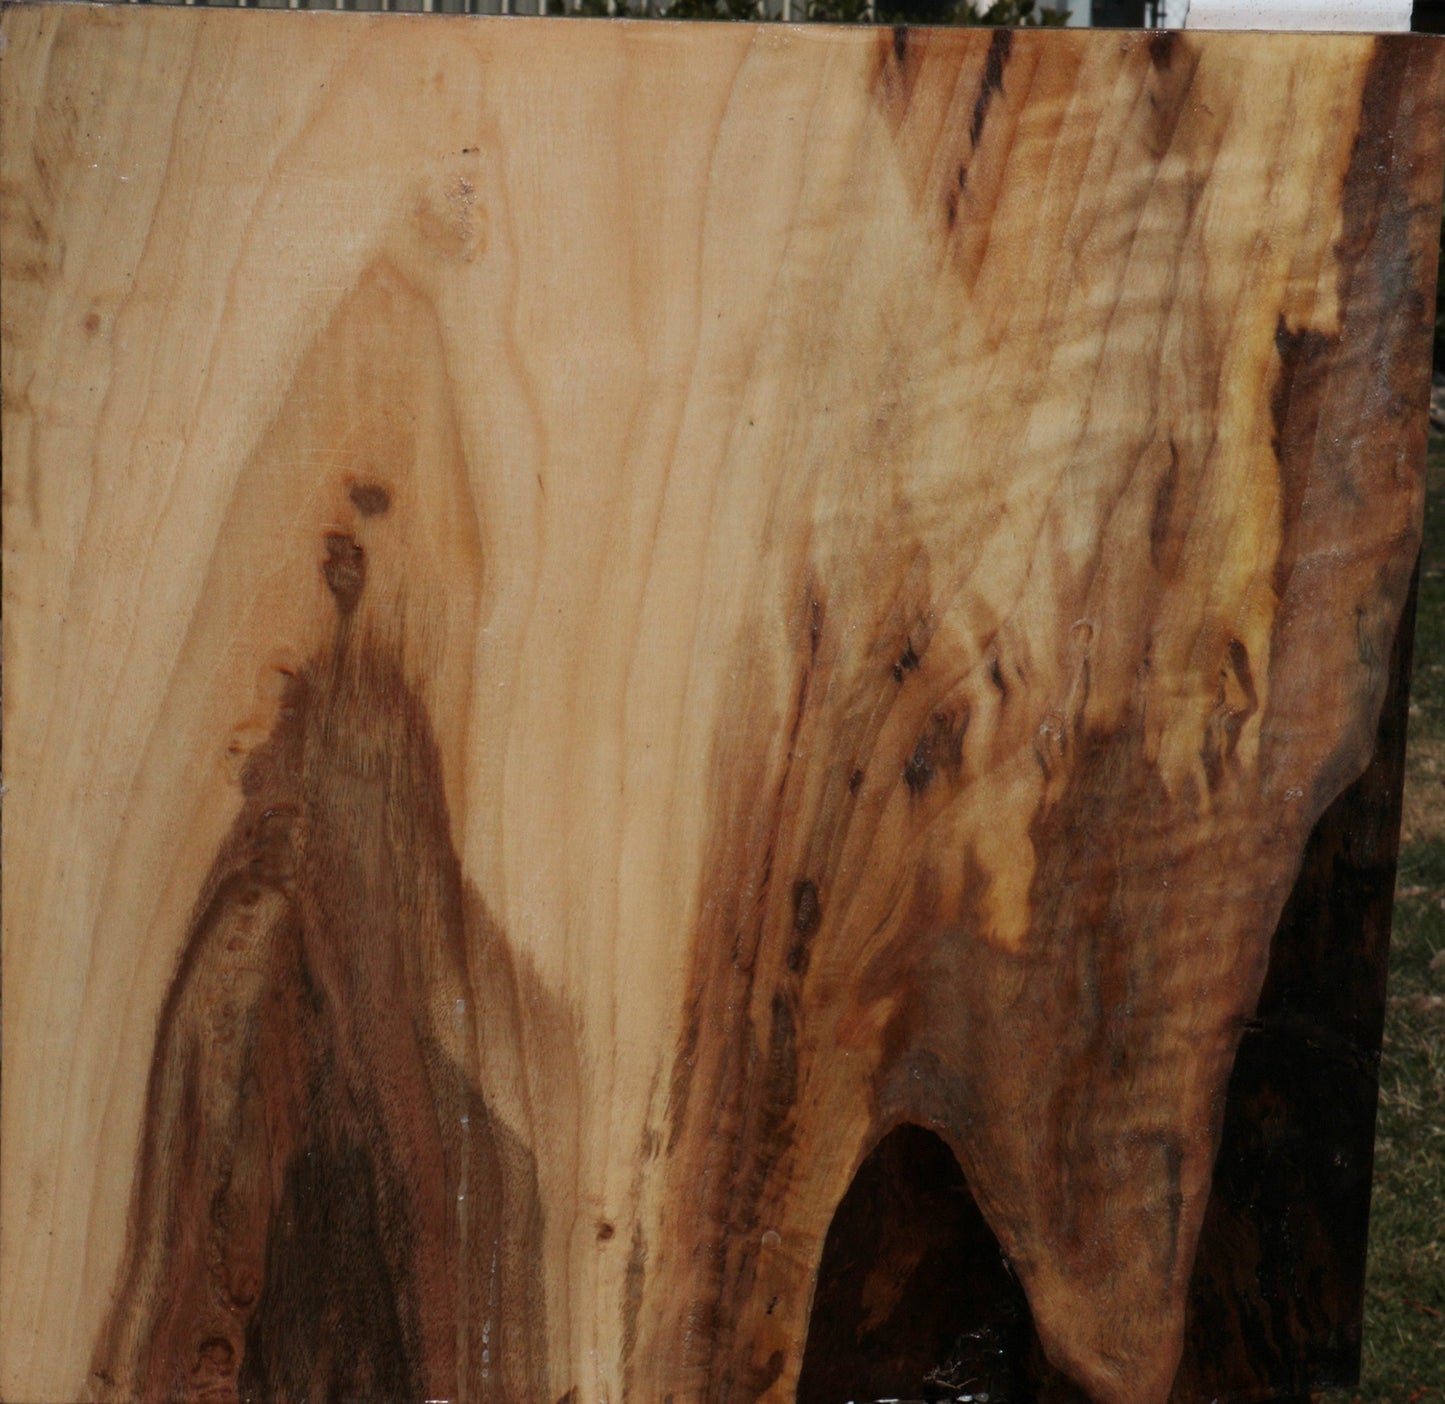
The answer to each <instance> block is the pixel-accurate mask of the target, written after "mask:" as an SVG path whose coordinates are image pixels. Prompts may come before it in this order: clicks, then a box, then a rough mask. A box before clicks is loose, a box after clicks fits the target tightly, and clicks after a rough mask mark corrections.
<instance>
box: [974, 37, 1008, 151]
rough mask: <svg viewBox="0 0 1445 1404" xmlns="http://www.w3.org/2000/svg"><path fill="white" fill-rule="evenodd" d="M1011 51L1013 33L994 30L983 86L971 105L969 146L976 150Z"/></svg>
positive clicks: (999, 88)
mask: <svg viewBox="0 0 1445 1404" xmlns="http://www.w3.org/2000/svg"><path fill="white" fill-rule="evenodd" d="M1012 51H1013V31H1012V30H1009V29H995V30H994V31H993V33H992V35H990V37H989V44H988V57H987V58H986V59H985V60H984V66H983V85H982V87H980V88H979V91H978V97H977V98H975V99H974V103H973V117H972V118H971V119H970V121H969V124H968V141H969V146H970V147H971V148H972V149H973V150H974V151H977V150H978V144H979V142H980V141H981V140H982V138H983V128H984V123H985V122H987V121H988V110H989V108H990V106H992V104H993V100H994V97H995V96H996V95H998V94H1000V93H1002V92H1003V73H1004V66H1005V65H1006V64H1007V63H1008V58H1009V54H1010V53H1011V52H1012Z"/></svg>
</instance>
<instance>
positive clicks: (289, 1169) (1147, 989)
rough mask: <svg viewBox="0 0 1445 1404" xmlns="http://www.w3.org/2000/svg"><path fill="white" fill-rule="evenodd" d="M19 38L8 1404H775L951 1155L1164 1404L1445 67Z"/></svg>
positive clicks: (208, 22) (606, 32) (1344, 614)
mask: <svg viewBox="0 0 1445 1404" xmlns="http://www.w3.org/2000/svg"><path fill="white" fill-rule="evenodd" d="M0 34H3V38H4V51H3V58H0V81H3V164H0V175H3V191H4V216H3V279H4V282H3V294H4V313H3V315H4V387H3V388H4V415H5V417H4V492H5V524H4V544H5V597H4V609H5V638H4V649H5V652H4V689H5V695H4V703H5V737H4V745H5V776H6V783H7V785H8V786H9V793H8V796H7V798H6V803H5V811H6V812H5V826H4V938H5V939H4V971H3V973H4V988H5V1026H4V1041H5V1042H4V1046H5V1063H6V1066H5V1077H4V1091H3V1112H0V1116H3V1123H0V1124H3V1150H0V1155H3V1164H0V1168H3V1181H0V1183H3V1199H0V1231H3V1244H0V1283H3V1286H0V1292H3V1297H0V1350H3V1356H0V1394H3V1396H4V1397H5V1398H6V1399H10V1400H16V1401H27V1402H28V1404H53V1402H54V1401H70V1400H78V1399H82V1398H98V1399H102V1400H113V1401H161V1400H179V1399H186V1400H195V1401H208V1404H220V1401H224V1400H229V1399H236V1398H243V1399H275V1400H288V1401H302V1400H321V1399H340V1398H347V1399H352V1400H375V1401H382V1400H386V1401H402V1400H406V1401H414V1402H417V1404H419V1401H421V1400H424V1399H425V1400H440V1399H445V1400H455V1401H462V1400H466V1401H509V1402H510V1404H554V1401H559V1400H567V1401H570V1404H593V1401H604V1400H609V1401H613V1404H617V1402H618V1401H622V1400H628V1401H635V1404H665V1401H673V1404H683V1402H684V1401H694V1400H695V1401H716V1402H717V1404H722V1402H723V1401H728V1404H734V1402H735V1401H758V1400H768V1401H782V1400H789V1399H792V1398H793V1397H794V1396H795V1394H796V1392H797V1389H798V1381H799V1372H800V1370H801V1368H802V1365H803V1357H804V1345H805V1342H806V1340H807V1338H808V1332H809V1317H810V1307H811V1304H812V1302H813V1299H814V1294H815V1285H816V1281H817V1277H818V1273H819V1265H820V1261H821V1259H822V1255H823V1249H824V1242H825V1238H826V1236H827V1234H828V1230H829V1226H830V1224H831V1223H832V1222H833V1218H834V1214H835V1211H836V1210H837V1209H838V1207H839V1205H840V1202H841V1201H842V1200H843V1198H844V1196H845V1193H846V1192H847V1191H848V1189H849V1186H850V1183H852V1181H853V1179H854V1175H855V1172H857V1171H858V1169H859V1167H860V1165H862V1164H863V1163H864V1160H865V1157H867V1156H868V1154H869V1152H870V1151H871V1150H872V1149H873V1148H874V1147H875V1146H876V1145H877V1144H878V1143H879V1142H880V1140H881V1139H882V1138H883V1137H884V1136H885V1135H886V1134H887V1133H888V1132H890V1131H891V1130H893V1129H894V1128H895V1127H899V1126H901V1125H903V1124H905V1123H913V1124H916V1125H917V1126H919V1127H922V1128H926V1129H928V1130H930V1131H932V1132H935V1133H936V1134H937V1135H938V1136H939V1137H941V1138H942V1140H943V1141H944V1142H945V1143H946V1145H947V1146H948V1148H949V1149H950V1150H951V1151H952V1153H953V1155H954V1157H956V1159H957V1162H958V1165H959V1167H961V1172H962V1176H963V1177H965V1178H966V1182H967V1185H968V1188H969V1190H970V1192H971V1193H972V1195H973V1197H974V1199H975V1200H976V1203H977V1206H978V1209H979V1211H980V1212H981V1215H982V1220H981V1222H982V1223H984V1224H986V1226H987V1229H986V1230H985V1231H986V1232H990V1233H992V1234H993V1235H994V1236H995V1237H996V1239H997V1241H998V1243H999V1244H1000V1245H1001V1247H1002V1249H1003V1251H1004V1253H1005V1254H1006V1255H1007V1257H1008V1259H1009V1261H1010V1263H1011V1265H1012V1269H1013V1271H1014V1273H1016V1274H1017V1278H1018V1280H1019V1282H1020V1283H1021V1284H1022V1287H1023V1289H1024V1291H1025V1292H1026V1294H1027V1300H1028V1303H1029V1308H1030V1310H1031V1312H1032V1316H1033V1321H1034V1324H1035V1327H1036V1329H1037V1338H1038V1341H1039V1342H1040V1343H1041V1346H1042V1349H1043V1351H1044V1353H1045V1355H1046V1356H1047V1359H1048V1361H1049V1362H1050V1367H1051V1368H1052V1369H1053V1370H1054V1371H1056V1372H1058V1374H1059V1376H1060V1377H1061V1378H1065V1379H1067V1380H1069V1381H1072V1388H1074V1389H1076V1390H1079V1391H1083V1392H1084V1393H1085V1394H1086V1395H1087V1397H1089V1398H1091V1399H1093V1400H1096V1401H1100V1404H1154V1402H1155V1401H1162V1400H1164V1399H1166V1397H1167V1396H1168V1395H1169V1393H1170V1390H1171V1386H1172V1382H1173V1380H1174V1377H1175V1374H1176V1369H1177V1367H1178V1365H1179V1361H1180V1359H1181V1352H1182V1351H1183V1348H1184V1330H1185V1325H1184V1323H1185V1306H1186V1297H1187V1294H1188V1290H1189V1284H1190V1277H1191V1271H1192V1268H1193V1266H1194V1263H1195V1260H1196V1247H1197V1244H1198V1241H1199V1236H1200V1231H1201V1224H1202V1222H1203V1220H1204V1216H1205V1211H1206V1205H1207V1203H1208V1199H1209V1192H1210V1181H1211V1170H1212V1166H1213V1162H1214V1157H1215V1153H1216V1148H1217V1145H1218V1141H1219V1136H1220V1131H1221V1125H1222V1121H1223V1117H1224V1104H1225V1090H1226V1086H1227V1084H1228V1080H1229V1077H1230V1073H1231V1067H1232V1065H1233V1061H1234V1058H1235V1052H1236V1048H1237V1046H1238V1043H1239V1040H1240V1037H1241V1031H1242V1029H1243V1028H1244V1026H1245V1023H1246V1021H1247V1020H1248V1019H1249V1018H1250V1016H1251V1015H1252V1013H1253V1011H1254V1009H1255V1006H1256V1001H1257V1000H1258V997H1259V995H1260V990H1261V986H1262V982H1263V980H1264V976H1265V972H1266V967H1267V963H1268V960H1269V956H1270V940H1271V935H1272V933H1273V932H1274V931H1275V929H1276V926H1277V924H1278V923H1279V920H1280V916H1281V911H1282V909H1283V907H1284V904H1285V902H1286V898H1287V897H1288V896H1289V894H1290V892H1291V890H1292V888H1293V887H1294V885H1295V882H1296V878H1297V876H1298V875H1299V873H1300V869H1301V863H1302V857H1303V855H1304V853H1305V849H1306V844H1307V841H1308V840H1309V838H1310V835H1311V832H1312V830H1313V829H1314V828H1315V826H1316V824H1317V821H1319V820H1320V818H1321V816H1322V815H1323V814H1325V812H1326V810H1327V809H1328V807H1329V806H1330V805H1331V804H1332V803H1333V802H1334V801H1335V800H1336V799H1337V797H1339V796H1340V795H1341V793H1342V792H1343V791H1345V790H1346V788H1347V787H1348V786H1350V785H1351V784H1352V783H1353V782H1355V781H1356V779H1357V777H1359V776H1360V775H1361V773H1362V772H1363V771H1364V770H1365V768H1366V766H1367V764H1368V763H1369V761H1370V758H1371V755H1372V753H1373V751H1374V746H1375V737H1376V729H1377V725H1378V723H1379V720H1380V717H1381V709H1382V705H1383V702H1384V698H1385V693H1386V689H1387V685H1388V683H1389V681H1390V671H1391V670H1390V659H1391V656H1392V647H1394V645H1395V642H1396V636H1397V632H1398V631H1399V628H1400V623H1401V617H1402V610H1403V609H1404V606H1405V603H1406V597H1407V592H1408V587H1409V584H1410V578H1411V572H1412V568H1413V565H1414V562H1415V558H1416V554H1417V549H1418V533H1419V521H1420V509H1421V497H1422V487H1421V482H1422V477H1421V474H1422V465H1423V453H1424V444H1423V436H1424V432H1425V411H1424V404H1425V394H1426V383H1427V378H1426V369H1427V368H1426V359H1427V355H1428V350H1427V344H1428V337H1429V331H1428V318H1429V313H1428V311H1427V308H1428V307H1429V306H1430V305H1431V303H1430V296H1429V294H1430V291H1431V288H1432V286H1433V284H1432V280H1433V276H1434V268H1435V246H1434V239H1435V236H1436V231H1437V222H1438V210H1439V200H1440V167H1441V143H1442V135H1441V134H1442V127H1445V106H1442V88H1445V56H1442V49H1441V47H1440V45H1438V44H1435V43H1432V42H1431V41H1428V40H1423V39H1416V38H1410V37H1408V36H1403V37H1399V38H1391V39H1378V40H1377V39H1374V38H1370V37H1360V36H1353V37H1321V36H1308V37H1306V36H1260V35H1255V36H1238V35H1223V34H1214V35H1198V36H1189V35H1164V34H1160V35H1156V36H1155V37H1153V38H1149V37H1147V36H1143V35H1120V34H1115V33H1107V32H1099V33H1086V32H1068V33H1037V32H1035V33H1027V32H1020V33H1015V34H1009V33H1007V32H997V33H992V34H990V33H989V32H988V31H972V32H967V31H960V32H907V31H901V30H900V31H883V30H854V31H840V30H827V29H806V30H798V29H783V28H761V29H759V28H753V27H747V26H732V27H727V26H688V25H673V26H668V25H660V24H659V25H652V24H602V23H598V24H583V23H576V24H573V23H560V22H546V21H542V22H526V21H446V20H438V19H426V18H419V19H415V20H411V19H407V18H402V17H396V16H386V17H379V18H368V17H361V16H344V17H331V16H321V15H315V16H306V15H302V16H292V15H285V14H265V15H262V14H256V13H244V12H243V13H224V12H209V13H206V12H202V11H186V12H179V11H172V12H166V11H156V10H150V11H134V10H132V11H124V10H99V9H84V8H79V7H66V8H33V7H25V8H12V9H9V10H7V11H6V12H5V14H4V17H3V28H0ZM920 1134H921V1133H920ZM860 1192H861V1191H860ZM819 1300H822V1297H821V1295H820V1298H819ZM880 1309H881V1308H880ZM839 1404H841V1401H839Z"/></svg>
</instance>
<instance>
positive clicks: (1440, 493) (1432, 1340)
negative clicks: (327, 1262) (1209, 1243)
mask: <svg viewBox="0 0 1445 1404" xmlns="http://www.w3.org/2000/svg"><path fill="white" fill-rule="evenodd" d="M1429 487H1430V490H1429V498H1428V502H1427V507H1426V525H1425V554H1424V559H1423V561H1422V562H1421V579H1420V612H1419V617H1418V620H1417V623H1416V633H1415V676H1414V682H1413V685H1412V689H1411V707H1410V733H1409V746H1408V753H1407V760H1406V783H1405V823H1404V832H1403V834H1402V846H1401V851H1400V876H1399V884H1398V887H1397V889H1396V898H1395V926H1394V937H1393V942H1392V949H1391V955H1390V987H1389V1008H1388V1013H1387V1016H1386V1023H1385V1048H1384V1058H1383V1064H1382V1067H1381V1077H1380V1117H1379V1123H1378V1126H1377V1129H1376V1138H1375V1156H1376V1159H1375V1187H1374V1198H1373V1202H1372V1205H1371V1210H1370V1258H1369V1271H1368V1278H1367V1286H1366V1304H1365V1355H1364V1367H1363V1371H1362V1375H1361V1385H1360V1388H1359V1389H1358V1390H1355V1391H1346V1392H1338V1393H1333V1394H1330V1395H1328V1396H1326V1397H1327V1398H1328V1399H1329V1400H1331V1401H1346V1400H1358V1401H1360V1404H1445V956H1442V955H1441V952H1442V951H1445V439H1440V438H1436V439H1433V440H1432V441H1431V447H1430V477H1429ZM1432 966H1433V968H1432Z"/></svg>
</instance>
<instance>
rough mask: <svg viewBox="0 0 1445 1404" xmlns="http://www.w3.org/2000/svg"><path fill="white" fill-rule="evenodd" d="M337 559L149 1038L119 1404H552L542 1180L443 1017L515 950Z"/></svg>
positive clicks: (426, 745)
mask: <svg viewBox="0 0 1445 1404" xmlns="http://www.w3.org/2000/svg"><path fill="white" fill-rule="evenodd" d="M325 546H326V561H325V564H324V566H323V572H324V574H325V576H326V580H327V584H328V587H329V589H330V590H331V593H332V595H333V596H334V598H335V600H336V605H337V610H338V613H339V615H340V619H339V623H338V627H337V632H336V635H335V638H334V641H333V644H332V646H331V648H330V649H329V650H328V651H327V652H326V653H324V654H323V655H322V656H320V657H318V658H316V659H314V660H312V661H311V662H309V663H308V664H306V665H305V666H304V667H303V668H302V669H301V670H300V671H298V672H297V673H296V674H295V676H293V677H291V678H289V679H288V680H287V683H286V687H285V694H284V697H283V700H282V703H281V708H280V712H279V715H278V718H277V722H276V726H275V729H274V730H273V732H272V734H271V736H270V738H269V739H268V740H267V742H266V743H265V744H264V745H263V746H261V747H260V748H258V749H257V750H256V751H255V752H254V753H253V754H252V755H251V757H250V758H249V760H248V762H247V764H246V768H245V772H244V775H243V777H242V790H243V793H244V796H245V802H244V804H243V807H242V810H241V813H240V815H239V816H238V817H237V820H236V823H235V825H234V826H233V828H232V831H231V833H230V834H229V835H228V837H227V839H226V842H225V844H224V846H223V848H222V851H221V853H220V854H219V855H218V857H217V860H216V864H215V866H214V868H213V869H212V871H211V874H210V875H209V877H208V879H207V882H206V890H205V895H204V896H203V898H202V900H201V902H200V904H199V906H198V914H197V917H196V919H195V921H194V923H193V925H192V929H191V933H190V936H189V937H188V939H187V942H186V945H185V948H184V953H183V955H182V958H181V964H180V967H179V969H178V971H177V974H176V978H175V981H174V983H173V985H172V987H171V991H170V994H169V996H168V998H167V1001H166V1005H165V1008H164V1009H163V1011H162V1014H161V1020H160V1034H159V1038H158V1040H157V1046H156V1057H155V1061H154V1063H153V1065H152V1069H151V1078H150V1088H149V1093H148V1110H147V1116H146V1138H145V1145H144V1148H143V1150H142V1156H141V1163H140V1174H139V1179H138V1189H137V1198H136V1205H135V1214H134V1225H135V1234H134V1237H133V1239H132V1245H131V1253H130V1260H129V1264H128V1266H127V1269H126V1270H125V1272H124V1274H123V1279H122V1286H121V1292H120V1296H119V1305H118V1309H117V1311H116V1313H115V1315H114V1316H113V1317H112V1320H111V1323H110V1325H109V1327H108V1329H107V1331H106V1333H105V1336H104V1338H103V1340H102V1342H101V1345H100V1348H99V1350H98V1351H97V1356H96V1364H95V1367H94V1375H95V1378H96V1380H97V1382H98V1383H99V1385H100V1386H101V1389H100V1393H101V1396H102V1397H104V1398H113V1399H116V1400H128V1399H193V1400H210V1401H221V1400H226V1399H236V1398H246V1399H249V1398H264V1399H293V1400H296V1399H307V1398H332V1397H337V1396H338V1395H339V1396H343V1397H351V1398H361V1399H375V1400H382V1399H404V1398H406V1399H421V1398H447V1399H451V1398H458V1399H460V1398H466V1399H474V1400H513V1399H523V1398H527V1397H533V1396H534V1394H535V1391H536V1389H537V1385H536V1378H537V1376H536V1366H537V1353H538V1349H539V1342H540V1340H541V1338H542V1332H543V1321H544V1316H543V1309H542V1301H541V1296H540V1282H539V1278H538V1274H537V1261H536V1259H537V1253H538V1247H539V1241H540V1235H541V1225H540V1207H539V1204H538V1200H537V1185H536V1172H535V1167H534V1163H533V1159H532V1156H531V1154H530V1153H529V1152H528V1151H527V1150H526V1149H525V1148H524V1147H523V1146H522V1145H521V1143H520V1142H519V1141H518V1139H517V1137H516V1136H515V1134H514V1133H513V1132H511V1131H510V1130H509V1129H508V1128H507V1127H506V1126H505V1125H503V1124H502V1123H501V1122H500V1121H499V1120H498V1119H497V1118H496V1117H495V1116H494V1115H493V1114H492V1112H491V1111H490V1110H489V1108H488V1106H487V1103H486V1101H485V1099H484V1098H483V1096H482V1094H481V1092H480V1091H479V1089H478V1085H477V1078H478V1071H477V1067H476V1061H475V1060H476V1054H475V1051H473V1052H472V1054H471V1057H470V1059H469V1061H470V1062H471V1064H472V1066H471V1067H470V1068H469V1067H464V1066H459V1065H458V1064H457V1063H456V1062H455V1061H454V1060H453V1058H452V1057H451V1056H449V1054H448V1053H447V1052H446V1045H447V1044H448V1043H450V1042H452V1040H451V1038H450V1037H449V1035H448V1032H447V1031H445V1030H443V1029H440V1028H438V1027H436V1026H435V1023H434V1020H435V1017H436V1016H435V1014H434V1013H433V1011H435V1010H436V1009H437V1008H438V1007H441V1008H446V1007H447V1006H448V1005H451V1004H453V1003H454V1004H455V1005H456V1006H457V1007H458V1008H461V1009H464V1008H465V1003H466V993H465V992H467V991H469V990H470V989H471V988H472V986H473V972H472V971H470V970H469V969H468V966H469V964H470V963H471V962H472V960H473V959H474V956H475V955H479V954H481V953H483V952H485V951H486V950H487V949H488V948H489V947H490V946H492V945H494V944H495V942H496V941H497V940H498V939H499V936H498V933H496V932H495V930H494V929H493V927H492V923H491V921H490V918H489V917H488V915H487V913H486V911H485V909H484V907H483V905H482V903H481V901H480V899H479V898H478V896H477V894H476V893H475V892H474V891H471V890H469V888H468V885H467V884H466V882H465V880H464V879H463V877H462V873H461V866H460V863H459V860H458V858H457V855H456V852H455V849H454V847H453V845H452V840H451V834H450V823H449V819H448V816H447V813H446V808H445V803H444V801H443V799H442V785H441V779H440V763H439V757H438V754H437V748H436V742H435V740H434V738H433V736H432V732H431V727H430V724H429V721H428V719H427V716H426V713H425V710H424V708H423V707H422V706H421V704H420V702H419V701H418V700H417V697H416V695H415V693H414V692H413V690H412V689H411V688H410V687H409V686H408V684H407V682H406V681H405V678H404V676H403V673H402V668H401V665H400V663H399V660H398V658H397V657H396V656H395V655H394V652H393V650H391V649H389V648H388V647H387V646H386V645H385V644H384V643H383V642H381V641H380V640H378V639H377V638H375V637H372V636H370V635H369V634H368V633H367V632H365V631H362V632H361V633H359V634H357V633H354V632H353V629H352V616H353V613H354V611H355V609H356V606H357V604H358V602H359V599H360V596H361V593H362V590H363V589H364V586H365V560H366V557H365V551H364V548H363V547H362V546H361V544H360V543H359V542H357V541H356V540H354V539H352V538H350V537H345V536H342V535H340V534H338V533H332V534H331V535H329V536H328V537H327V540H326V543H325ZM338 563H340V564H338ZM512 997H513V998H515V995H513V996H512ZM468 1042H470V1040H469V1041H468ZM472 1046H473V1050H474V1045H472ZM479 1328H480V1330H479ZM479 1335H480V1338H479Z"/></svg>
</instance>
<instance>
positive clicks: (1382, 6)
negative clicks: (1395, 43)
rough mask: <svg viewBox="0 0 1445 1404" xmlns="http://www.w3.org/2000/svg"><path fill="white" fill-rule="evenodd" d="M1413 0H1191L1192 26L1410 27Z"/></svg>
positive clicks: (1189, 23)
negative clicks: (1411, 1)
mask: <svg viewBox="0 0 1445 1404" xmlns="http://www.w3.org/2000/svg"><path fill="white" fill-rule="evenodd" d="M1410 9H1411V4H1410V0H1190V4H1189V10H1188V13H1187V15H1186V16H1185V18H1184V24H1185V26H1186V27H1187V28H1189V29H1318V30H1325V31H1330V30H1364V31H1366V32H1368V33H1372V34H1373V33H1380V32H1383V31H1386V30H1399V29H1409V27H1410Z"/></svg>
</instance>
